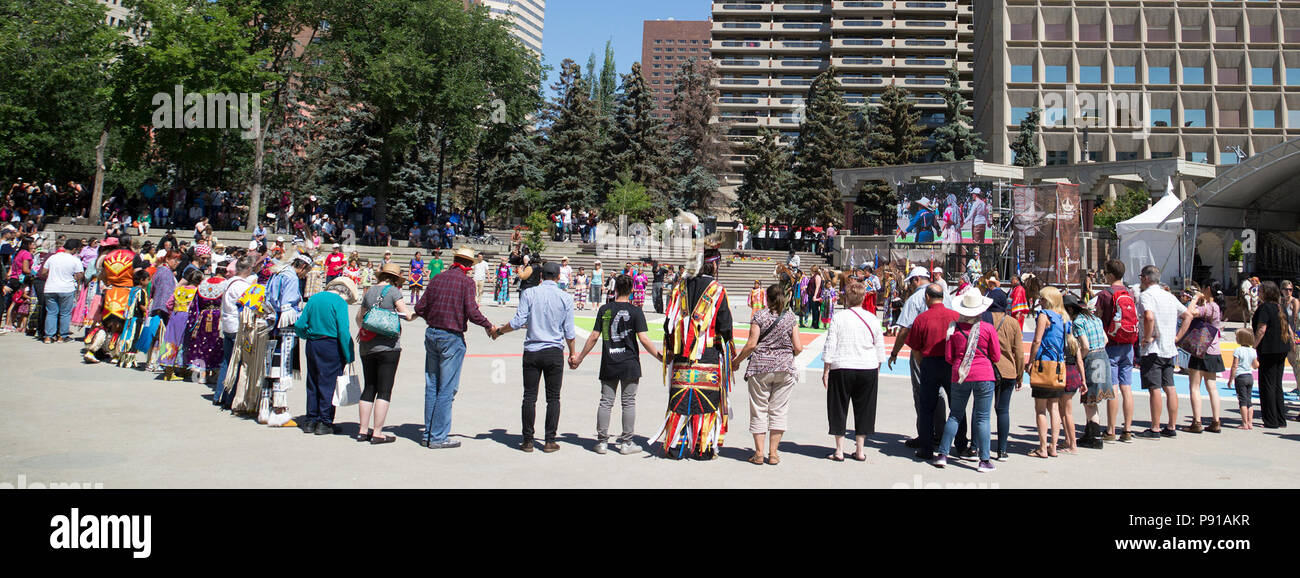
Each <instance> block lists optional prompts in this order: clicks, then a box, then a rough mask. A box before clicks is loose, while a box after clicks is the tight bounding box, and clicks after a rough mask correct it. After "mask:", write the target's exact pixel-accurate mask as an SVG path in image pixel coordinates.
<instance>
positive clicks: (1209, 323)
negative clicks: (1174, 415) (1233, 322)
mask: <svg viewBox="0 0 1300 578" xmlns="http://www.w3.org/2000/svg"><path fill="white" fill-rule="evenodd" d="M1189 285H1190V287H1189V290H1191V291H1196V289H1198V287H1197V286H1196V284H1194V283H1191V284H1189ZM1199 289H1200V291H1199V292H1198V293H1197V295H1196V296H1195V297H1193V298H1192V300H1191V302H1189V303H1188V304H1187V311H1184V312H1183V324H1182V327H1181V328H1179V330H1178V335H1177V336H1176V337H1175V338H1174V342H1175V343H1177V344H1178V347H1179V348H1180V349H1183V350H1184V351H1187V352H1188V353H1189V354H1190V358H1189V360H1188V362H1187V374H1188V377H1189V378H1190V379H1191V397H1192V425H1191V427H1188V428H1187V431H1189V432H1191V433H1201V431H1203V430H1202V428H1201V382H1202V381H1204V382H1205V389H1206V390H1208V391H1209V392H1210V413H1211V414H1212V416H1213V421H1211V422H1210V427H1207V428H1204V431H1208V432H1210V433H1219V431H1220V426H1219V388H1218V387H1217V386H1216V384H1215V379H1216V378H1217V377H1218V375H1219V374H1220V373H1223V371H1224V370H1225V369H1226V367H1225V366H1224V365H1223V356H1222V354H1221V352H1220V350H1219V337H1220V335H1221V333H1222V330H1223V309H1222V306H1221V305H1220V304H1219V301H1221V300H1222V299H1223V297H1222V296H1221V294H1222V291H1221V290H1220V287H1219V282H1218V281H1208V282H1206V283H1205V284H1204V285H1201V286H1200V287H1199Z"/></svg>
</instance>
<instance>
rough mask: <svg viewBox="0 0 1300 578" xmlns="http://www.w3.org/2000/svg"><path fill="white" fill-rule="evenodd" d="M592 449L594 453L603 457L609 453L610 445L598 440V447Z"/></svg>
mask: <svg viewBox="0 0 1300 578" xmlns="http://www.w3.org/2000/svg"><path fill="white" fill-rule="evenodd" d="M591 449H592V450H593V451H595V452H596V453H598V454H600V455H602V456H603V455H605V454H606V453H608V452H609V443H608V442H606V441H605V440H597V441H596V447H594V448H591Z"/></svg>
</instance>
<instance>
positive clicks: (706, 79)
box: [669, 57, 727, 210]
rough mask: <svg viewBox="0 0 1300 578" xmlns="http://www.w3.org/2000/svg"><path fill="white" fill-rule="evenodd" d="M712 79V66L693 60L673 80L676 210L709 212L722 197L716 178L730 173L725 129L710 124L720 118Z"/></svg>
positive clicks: (672, 128)
mask: <svg viewBox="0 0 1300 578" xmlns="http://www.w3.org/2000/svg"><path fill="white" fill-rule="evenodd" d="M712 78H713V64H712V62H711V61H709V60H703V61H700V60H697V59H695V58H693V57H692V58H690V59H688V60H687V61H686V62H684V63H683V64H682V66H681V68H679V69H678V70H677V73H676V75H674V77H673V98H672V101H671V102H670V103H669V111H670V114H671V117H672V123H671V129H670V133H669V139H670V140H671V145H670V151H671V152H670V154H671V163H672V164H671V166H672V176H673V178H674V180H675V186H674V189H673V194H672V196H671V198H670V200H669V201H670V204H671V205H672V206H673V207H675V208H684V209H688V210H696V209H702V208H708V207H709V205H710V204H711V203H712V201H713V200H714V197H716V196H717V193H718V186H719V182H718V178H717V176H716V175H717V174H719V173H721V172H723V171H724V170H726V164H725V162H724V158H725V155H726V154H727V152H726V151H727V146H726V143H725V141H723V139H722V130H721V127H720V126H719V125H715V124H711V123H710V122H709V121H710V120H712V118H713V117H714V116H715V114H716V112H715V108H716V107H715V102H716V97H717V91H715V90H714V89H713V87H712V85H711V84H710V82H711V79H712Z"/></svg>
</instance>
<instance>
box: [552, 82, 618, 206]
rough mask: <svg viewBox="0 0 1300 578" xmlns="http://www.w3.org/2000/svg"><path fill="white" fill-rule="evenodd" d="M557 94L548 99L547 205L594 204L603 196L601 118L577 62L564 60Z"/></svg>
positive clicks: (556, 86) (555, 87)
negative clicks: (549, 100) (550, 99)
mask: <svg viewBox="0 0 1300 578" xmlns="http://www.w3.org/2000/svg"><path fill="white" fill-rule="evenodd" d="M552 89H553V90H554V91H555V93H556V97H555V99H554V100H553V101H552V102H549V103H547V105H546V111H545V120H546V122H548V123H549V124H548V126H547V127H546V129H545V131H544V134H545V139H546V160H545V169H546V188H547V190H548V191H550V193H551V199H550V200H549V203H550V205H549V206H548V207H545V208H547V209H558V208H559V207H561V206H563V205H564V204H565V203H571V204H576V205H579V206H592V205H595V204H598V203H599V202H600V200H601V198H600V197H601V195H600V191H601V184H602V183H601V179H600V178H599V175H600V172H601V171H600V170H599V167H601V166H602V165H603V164H604V161H603V159H601V157H600V153H601V150H602V149H603V147H602V146H601V135H600V118H599V117H598V115H597V114H596V110H595V108H594V106H593V104H592V101H591V97H590V94H591V90H590V87H589V85H588V83H587V80H586V79H584V78H583V77H582V70H581V69H580V68H579V67H578V65H577V63H575V62H573V61H572V60H569V59H565V60H564V62H562V63H560V77H559V79H558V80H557V81H556V83H555V84H554V85H553V86H552Z"/></svg>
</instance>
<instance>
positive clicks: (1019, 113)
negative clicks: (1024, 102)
mask: <svg viewBox="0 0 1300 578" xmlns="http://www.w3.org/2000/svg"><path fill="white" fill-rule="evenodd" d="M1030 109H1031V107H1028V106H1013V107H1011V124H1013V125H1016V126H1019V125H1020V123H1021V122H1023V121H1024V120H1025V117H1026V116H1029V111H1030Z"/></svg>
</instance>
